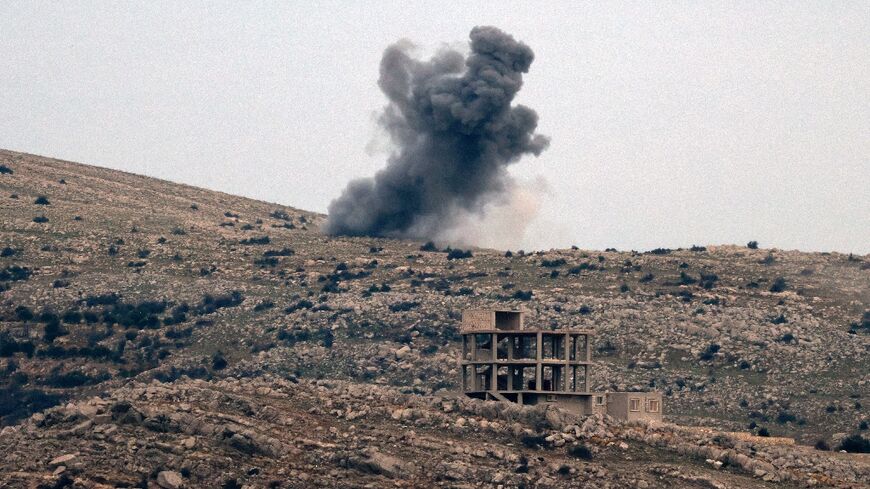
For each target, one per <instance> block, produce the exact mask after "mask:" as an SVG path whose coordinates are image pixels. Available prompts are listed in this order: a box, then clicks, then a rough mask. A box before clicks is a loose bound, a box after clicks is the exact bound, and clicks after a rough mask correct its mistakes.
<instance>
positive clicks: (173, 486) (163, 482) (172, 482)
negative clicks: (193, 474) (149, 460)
mask: <svg viewBox="0 0 870 489" xmlns="http://www.w3.org/2000/svg"><path fill="white" fill-rule="evenodd" d="M183 484H184V480H183V479H182V478H181V474H179V473H178V472H173V471H171V470H164V471H163V472H160V473H159V474H157V485H158V486H160V487H162V488H164V489H178V488H180V487H181V486H182V485H183Z"/></svg>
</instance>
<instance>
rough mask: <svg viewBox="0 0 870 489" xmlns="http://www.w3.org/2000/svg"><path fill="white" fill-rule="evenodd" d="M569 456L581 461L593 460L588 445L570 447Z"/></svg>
mask: <svg viewBox="0 0 870 489" xmlns="http://www.w3.org/2000/svg"><path fill="white" fill-rule="evenodd" d="M568 455H570V456H572V457H574V458H579V459H581V460H592V451H591V450H589V448H588V447H587V446H586V445H583V444H580V443H578V444H576V445H571V446H569V447H568Z"/></svg>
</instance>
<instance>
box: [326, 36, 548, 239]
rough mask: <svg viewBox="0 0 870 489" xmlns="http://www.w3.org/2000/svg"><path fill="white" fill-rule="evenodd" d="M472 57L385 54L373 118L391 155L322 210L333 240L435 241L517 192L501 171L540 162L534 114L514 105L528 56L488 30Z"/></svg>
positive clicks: (542, 142)
mask: <svg viewBox="0 0 870 489" xmlns="http://www.w3.org/2000/svg"><path fill="white" fill-rule="evenodd" d="M470 37H471V53H470V54H469V55H468V57H467V58H466V57H464V56H463V55H462V54H461V53H459V52H457V51H453V50H447V49H445V50H442V51H440V52H439V53H438V54H436V55H435V56H434V57H433V58H432V59H430V60H428V61H420V60H417V59H414V58H412V57H411V55H410V51H411V49H412V48H413V46H412V45H411V44H410V43H408V42H407V41H403V42H399V43H397V44H394V45H392V46H390V47H389V48H387V50H386V51H385V52H384V55H383V58H382V60H381V68H380V80H379V81H378V85H379V86H380V88H381V90H382V91H383V92H384V94H385V95H386V96H387V98H388V99H389V104H388V105H387V107H386V108H385V109H384V112H383V114H381V116H380V118H379V123H380V124H381V125H382V126H383V128H384V129H385V130H386V131H387V133H388V134H389V136H390V139H391V141H392V144H393V145H394V147H395V151H394V152H393V154H392V155H391V156H390V158H389V161H388V163H387V166H386V168H384V169H382V170H380V171H379V172H378V173H377V174H375V176H374V177H373V178H363V179H359V180H354V181H352V182H350V184H348V186H347V188H346V189H345V190H344V192H343V193H342V195H341V196H340V197H339V198H337V199H335V200H333V201H332V203H331V204H330V205H329V218H328V220H327V222H326V225H325V228H324V229H325V231H326V232H327V233H329V234H335V235H351V236H361V235H367V236H387V237H411V238H427V239H431V238H438V237H441V236H444V235H445V233H448V234H449V231H450V230H451V229H455V228H456V227H457V226H462V225H463V223H467V222H468V220H469V215H473V216H480V215H481V214H483V213H484V212H485V211H486V208H487V204H489V203H490V202H492V201H493V200H496V199H497V198H498V197H500V196H501V197H504V196H505V195H510V194H511V192H510V190H511V189H512V188H515V185H514V183H513V182H512V180H511V178H510V177H509V175H508V173H507V167H508V165H510V164H511V163H514V162H516V161H518V160H519V159H520V157H522V156H523V155H525V154H529V153H530V154H533V155H535V156H537V155H539V154H540V153H541V151H543V150H544V149H545V148H546V147H547V145H548V143H549V140H548V139H547V138H546V137H545V136H541V135H536V134H534V132H535V128H536V126H537V123H538V115H537V114H536V113H535V111H533V110H532V109H530V108H528V107H525V106H523V105H516V106H513V107H512V106H511V101H512V100H513V98H514V96H515V95H516V93H517V92H518V91H519V90H520V88H521V87H522V84H523V78H522V74H523V73H526V72H527V71H528V70H529V66H530V65H531V63H532V60H533V59H534V54H533V53H532V50H531V49H529V47H528V46H526V45H525V44H523V43H521V42H517V41H516V40H514V38H513V37H511V36H510V35H508V34H506V33H504V32H502V31H501V30H499V29H497V28H495V27H475V28H474V29H472V30H471V35H470Z"/></svg>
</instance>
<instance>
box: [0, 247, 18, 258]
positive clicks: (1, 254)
mask: <svg viewBox="0 0 870 489" xmlns="http://www.w3.org/2000/svg"><path fill="white" fill-rule="evenodd" d="M16 253H18V251H17V250H15V248H10V247H8V246H7V247H5V248H3V249H2V250H0V258H6V257H9V256H13V255H15V254H16Z"/></svg>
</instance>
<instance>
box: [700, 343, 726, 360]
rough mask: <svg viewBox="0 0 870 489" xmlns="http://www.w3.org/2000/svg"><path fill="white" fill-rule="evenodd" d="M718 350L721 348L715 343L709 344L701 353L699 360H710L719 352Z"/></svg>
mask: <svg viewBox="0 0 870 489" xmlns="http://www.w3.org/2000/svg"><path fill="white" fill-rule="evenodd" d="M720 348H721V347H720V346H719V345H717V344H716V343H710V344H709V345H707V348H706V349H705V350H704V351H703V352H701V356H700V359H701V360H712V359H713V356H714V355H715V354H716V353H718V352H719V349H720Z"/></svg>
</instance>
